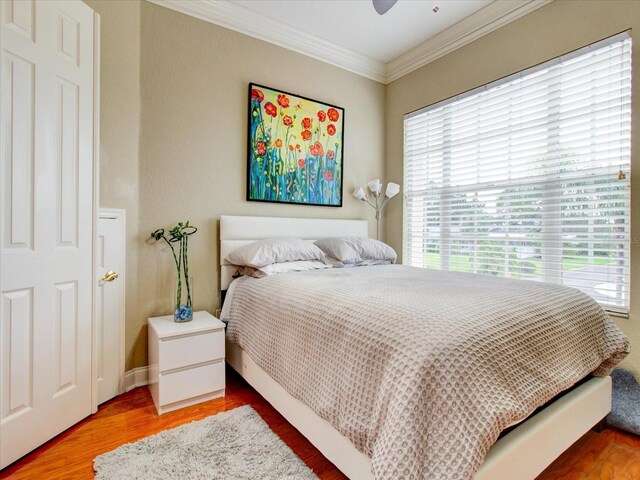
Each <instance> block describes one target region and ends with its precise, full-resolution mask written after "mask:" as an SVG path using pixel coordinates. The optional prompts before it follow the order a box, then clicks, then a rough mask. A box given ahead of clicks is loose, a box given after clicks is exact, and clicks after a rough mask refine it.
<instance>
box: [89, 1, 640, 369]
mask: <svg viewBox="0 0 640 480" xmlns="http://www.w3.org/2000/svg"><path fill="white" fill-rule="evenodd" d="M85 1H86V3H88V4H89V5H90V6H91V7H92V8H93V9H94V10H96V11H97V12H98V13H100V15H101V22H102V31H101V41H102V51H101V55H102V63H101V83H102V85H101V87H102V88H101V146H100V152H101V168H100V173H101V181H100V188H101V204H102V206H104V207H112V208H126V209H127V221H128V225H127V276H128V277H127V295H128V297H127V320H126V325H127V326H126V329H127V331H126V351H127V364H126V368H127V370H129V369H131V368H134V367H138V366H143V365H145V364H146V318H147V317H148V316H151V315H158V314H166V313H168V312H169V310H170V292H171V289H172V280H171V277H172V273H173V271H172V266H171V259H170V255H169V253H168V252H167V251H165V250H162V249H159V248H157V247H154V246H150V245H148V244H147V243H146V240H147V238H148V234H149V233H150V232H151V231H152V230H154V229H155V228H157V227H160V226H164V227H168V226H170V225H172V224H173V223H175V222H176V221H178V220H183V219H189V220H191V221H192V222H193V223H195V224H196V225H198V226H199V227H200V231H199V232H198V234H197V235H196V236H195V237H193V241H192V242H191V243H190V253H191V255H190V258H191V264H192V273H193V275H194V277H195V280H194V282H195V292H194V296H195V306H196V308H201V309H207V310H209V311H213V310H214V309H215V308H216V307H217V306H218V302H219V299H218V281H219V280H218V277H219V273H218V268H217V264H218V252H217V250H218V247H217V239H218V227H217V223H216V220H217V219H218V218H219V216H220V215H221V214H241V215H250V214H256V215H282V216H292V217H294V216H300V217H302V216H304V217H308V216H317V217H334V218H369V219H371V213H372V212H370V211H369V209H365V206H364V205H362V204H360V203H358V202H356V201H355V200H353V199H352V198H351V196H350V195H349V192H350V191H351V189H352V188H353V187H354V186H355V185H359V184H364V183H365V182H366V181H367V180H368V179H370V178H373V177H374V176H379V175H381V174H382V173H383V170H385V172H384V173H385V178H386V179H387V180H393V181H397V182H399V183H402V117H403V114H404V113H406V112H408V111H411V110H414V109H416V108H419V107H422V106H424V105H428V104H431V103H433V102H436V101H438V100H441V99H444V98H447V97H449V96H452V95H455V94H457V93H460V92H462V91H465V90H468V89H470V88H474V87H476V86H478V85H482V84H485V83H488V82H490V81H492V80H495V79H497V78H500V77H502V76H504V75H508V74H510V73H514V72H517V71H519V70H522V69H524V68H527V67H529V66H531V65H534V64H537V63H540V62H543V61H545V60H548V59H549V58H552V57H555V56H558V55H561V54H563V53H565V52H567V51H570V50H573V49H575V48H579V47H581V46H583V45H586V44H588V43H591V42H593V41H596V40H598V39H601V38H604V37H606V36H609V35H612V34H614V33H617V32H619V31H622V30H625V29H627V28H634V27H636V28H638V27H640V4H639V3H635V2H606V1H585V2H574V1H565V0H556V1H555V2H553V3H552V4H550V5H548V6H545V7H543V8H541V9H539V10H537V11H535V12H533V13H531V14H529V15H527V16H526V17H524V18H521V19H519V20H517V21H516V22H514V23H512V24H509V25H507V26H505V27H503V28H501V29H499V30H497V31H495V32H493V33H491V34H489V35H487V36H485V37H483V38H481V39H479V40H477V41H475V42H473V43H472V44H469V45H467V46H465V47H463V48H462V49H459V50H457V51H455V52H453V53H451V54H449V55H447V56H445V57H443V58H441V59H439V60H437V61H435V62H433V63H431V64H429V65H427V66H425V67H423V68H421V69H420V70H418V71H416V72H413V73H411V74H409V75H407V76H406V77H403V78H401V79H399V80H397V81H395V82H393V83H391V84H390V85H387V86H386V87H385V86H383V85H380V84H378V83H376V82H373V81H370V80H366V79H364V78H362V77H359V76H357V75H355V74H351V73H348V72H346V71H344V70H341V69H339V68H336V67H332V66H330V65H327V64H324V63H321V62H318V61H315V60H312V59H310V58H309V57H305V56H303V55H299V54H296V53H294V52H291V51H289V50H285V49H282V48H279V47H276V46H274V45H271V44H268V43H265V42H261V41H258V40H255V39H253V38H250V37H247V36H244V35H241V34H238V33H235V32H232V31H229V30H226V29H223V28H220V27H217V26H214V25H211V24H208V23H205V22H202V21H199V20H196V19H194V18H190V17H187V16H184V15H182V14H179V13H176V12H173V11H171V10H168V9H165V8H162V7H159V6H156V5H153V4H149V3H147V2H142V3H140V2H139V1H138V0H120V1H112V0H85ZM634 43H635V45H634V63H635V64H636V65H640V61H639V60H640V58H639V55H640V44H638V42H634ZM639 78H640V76H638V75H636V76H635V77H634V84H633V93H634V100H633V102H634V104H633V110H634V113H635V112H640V92H639V91H638V88H639V86H640V80H638V79H639ZM249 82H256V83H262V84H265V85H270V86H273V87H276V88H282V89H284V90H288V91H291V92H294V93H299V94H301V95H305V96H309V97H312V98H318V99H320V100H324V101H326V102H329V103H333V104H337V105H340V106H343V107H345V109H346V118H347V123H346V128H345V147H346V152H347V155H346V159H345V185H344V191H345V194H346V195H345V199H344V205H345V206H344V207H343V208H341V209H331V208H321V207H301V206H283V205H278V204H258V203H251V202H246V201H245V175H246V149H245V144H246V122H247V119H246V103H247V102H246V96H247V84H248V83H249ZM638 125H640V122H634V127H633V138H640V135H639V134H640V131H639V128H640V127H639V126H638ZM632 153H633V159H634V160H635V159H636V158H637V153H638V142H637V141H636V142H634V145H633V149H632ZM385 158H386V164H385V163H384V162H385ZM633 173H635V174H636V176H638V177H639V178H640V163H639V162H635V161H634V165H633ZM632 193H633V195H634V197H637V196H639V195H640V182H635V183H634V187H633V192H632ZM632 215H633V218H632V228H633V235H634V236H635V237H636V238H637V237H638V236H640V209H634V210H633V212H632ZM385 219H386V223H385V226H384V227H385V231H384V232H385V238H386V239H387V241H389V243H391V244H392V245H393V246H394V247H395V248H396V249H397V250H398V252H400V251H401V226H402V206H401V202H400V201H394V202H391V203H390V204H389V206H388V207H387V211H386V212H385ZM373 228H374V223H373V221H372V222H371V223H370V229H371V233H373ZM632 256H633V258H634V261H633V268H632V281H633V284H634V285H638V284H640V260H638V259H640V244H638V242H636V243H635V244H634V245H633V247H632ZM636 291H637V289H636ZM632 302H633V303H632V316H631V318H630V319H628V320H624V319H620V320H619V324H620V325H621V326H622V327H623V329H624V330H625V332H626V333H627V334H628V335H629V336H630V337H631V340H632V345H633V346H634V347H637V346H640V298H639V296H638V295H637V294H635V292H634V295H633V298H632ZM626 365H627V366H629V367H631V368H632V369H634V370H635V371H636V373H639V372H640V352H635V351H634V353H633V354H632V355H631V356H630V357H629V358H628V359H627V361H626Z"/></svg>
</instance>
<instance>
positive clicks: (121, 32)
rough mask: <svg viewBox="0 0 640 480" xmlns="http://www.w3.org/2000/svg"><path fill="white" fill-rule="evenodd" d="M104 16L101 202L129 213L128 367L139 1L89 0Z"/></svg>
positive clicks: (134, 272) (135, 237)
mask: <svg viewBox="0 0 640 480" xmlns="http://www.w3.org/2000/svg"><path fill="white" fill-rule="evenodd" d="M85 3H87V4H88V5H89V6H90V7H91V8H92V9H93V10H95V11H96V12H98V13H99V14H100V27H101V28H100V43H101V45H100V46H101V51H100V57H101V58H100V60H101V62H100V206H101V207H103V208H124V209H126V211H127V252H126V255H127V279H126V282H127V285H126V288H127V292H128V295H127V299H128V301H127V306H126V318H127V321H126V352H127V369H129V368H131V367H132V366H135V365H141V363H140V361H139V360H138V359H134V358H132V352H133V347H134V344H135V343H136V342H137V332H138V330H139V328H136V324H137V323H138V322H136V321H135V320H134V319H138V318H142V316H143V314H144V312H142V311H141V309H140V307H139V305H138V304H137V302H136V301H135V297H136V296H135V294H136V293H137V285H138V283H139V280H138V278H139V277H138V249H137V248H135V247H134V246H135V245H137V243H138V242H139V234H138V228H139V225H138V223H139V218H138V209H139V204H140V194H139V174H138V171H139V160H138V159H139V148H138V142H139V136H140V135H139V134H140V2H139V1H137V0H120V1H112V0H85Z"/></svg>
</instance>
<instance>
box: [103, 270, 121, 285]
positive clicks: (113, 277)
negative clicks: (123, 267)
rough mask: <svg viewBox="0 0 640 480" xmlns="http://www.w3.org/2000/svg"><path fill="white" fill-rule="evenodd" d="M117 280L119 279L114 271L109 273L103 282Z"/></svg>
mask: <svg viewBox="0 0 640 480" xmlns="http://www.w3.org/2000/svg"><path fill="white" fill-rule="evenodd" d="M116 278H118V274H117V273H116V272H114V271H113V270H110V271H108V272H107V273H105V274H104V276H103V277H102V281H104V282H113V281H114V280H115V279H116Z"/></svg>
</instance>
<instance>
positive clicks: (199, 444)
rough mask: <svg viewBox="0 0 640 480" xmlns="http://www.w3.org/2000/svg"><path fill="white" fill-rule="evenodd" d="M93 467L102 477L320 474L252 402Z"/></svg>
mask: <svg viewBox="0 0 640 480" xmlns="http://www.w3.org/2000/svg"><path fill="white" fill-rule="evenodd" d="M93 469H94V470H95V471H96V476H95V478H96V479H101V480H118V479H127V480H130V479H145V480H147V479H149V480H151V479H154V480H155V479H158V480H160V479H162V480H172V479H181V480H186V479H188V480H200V479H202V480H204V479H206V480H227V479H229V480H230V479H233V480H241V479H247V480H249V479H252V480H253V479H261V480H294V479H295V480H307V479H309V480H316V479H317V478H318V477H317V476H316V475H315V474H314V473H313V471H312V470H311V469H310V468H309V467H307V466H306V465H305V463H304V462H303V461H302V460H300V459H299V458H298V457H297V456H296V454H295V453H293V451H292V450H291V449H290V448H289V447H288V446H287V445H286V444H285V443H284V442H283V441H282V440H281V439H280V437H278V436H277V435H276V434H275V433H274V432H272V431H271V429H270V428H269V427H268V426H267V424H266V423H265V422H264V420H262V418H260V415H258V414H257V413H256V411H255V410H254V409H253V408H251V407H250V406H248V405H245V406H243V407H238V408H235V409H233V410H229V411H227V412H222V413H219V414H217V415H213V416H211V417H208V418H205V419H204V420H199V421H196V422H192V423H188V424H185V425H182V426H180V427H177V428H173V429H171V430H165V431H163V432H160V433H158V434H156V435H152V436H150V437H147V438H143V439H142V440H139V441H137V442H135V443H128V444H126V445H123V446H121V447H118V448H116V449H115V450H112V451H111V452H108V453H105V454H102V455H99V456H97V457H96V458H95V459H94V460H93Z"/></svg>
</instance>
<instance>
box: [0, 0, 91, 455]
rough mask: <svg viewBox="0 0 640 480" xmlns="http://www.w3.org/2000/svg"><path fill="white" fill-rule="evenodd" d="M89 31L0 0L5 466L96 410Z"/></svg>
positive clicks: (0, 435)
mask: <svg viewBox="0 0 640 480" xmlns="http://www.w3.org/2000/svg"><path fill="white" fill-rule="evenodd" d="M93 33H94V14H93V11H92V10H91V9H90V8H89V7H88V6H87V5H86V4H84V3H82V2H80V1H73V2H68V1H60V0H51V1H38V2H34V1H32V0H0V47H1V48H0V49H1V52H0V55H1V58H0V62H1V70H0V83H1V85H0V89H1V100H0V102H1V103H0V111H1V113H0V134H1V145H2V146H1V149H0V153H1V159H0V160H1V161H0V175H1V177H0V187H1V188H2V191H1V193H0V199H1V206H0V242H1V243H0V260H1V264H0V267H1V268H0V270H1V273H0V338H1V340H0V379H1V383H0V387H1V393H0V468H1V467H5V466H6V465H8V464H9V463H11V462H13V461H14V460H16V459H18V458H19V457H21V456H23V455H24V454H26V453H28V452H29V451H30V450H32V449H34V448H35V447H37V446H39V445H40V444H42V443H44V442H45V441H47V440H49V439H50V438H52V437H53V436H55V435H57V434H58V433H60V432H62V431H63V430H65V429H66V428H68V427H69V426H71V425H73V424H74V423H76V422H77V421H79V420H81V419H82V418H84V417H86V416H87V415H89V414H90V413H91V411H92V397H91V395H92V322H93V319H92V303H93V292H94V288H93V286H94V277H93V270H94V269H93V245H94V219H95V214H96V212H95V208H94V198H93V194H94V166H93V67H94V65H93V51H94V50H93V48H94V46H93V43H94V36H93Z"/></svg>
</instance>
